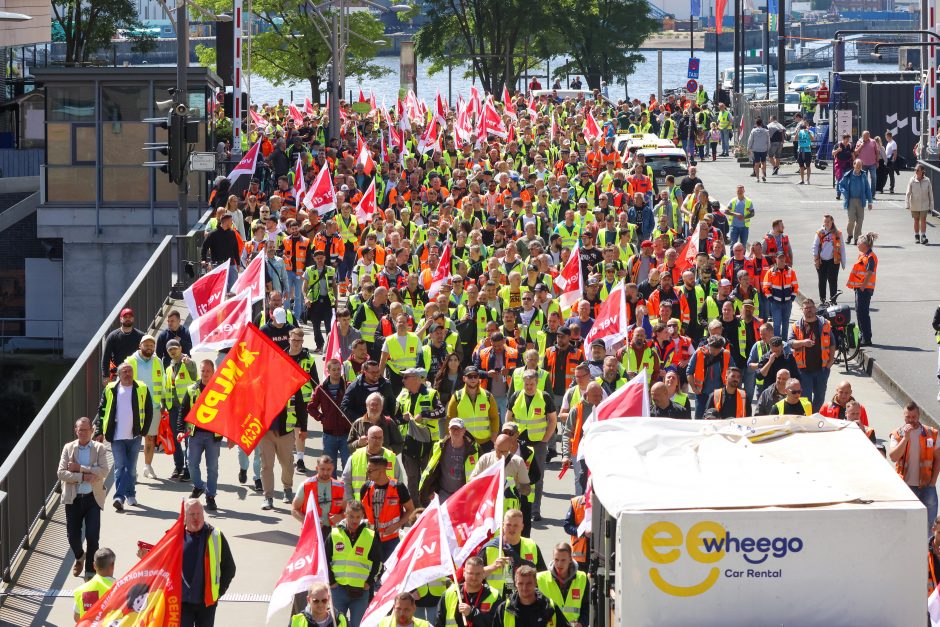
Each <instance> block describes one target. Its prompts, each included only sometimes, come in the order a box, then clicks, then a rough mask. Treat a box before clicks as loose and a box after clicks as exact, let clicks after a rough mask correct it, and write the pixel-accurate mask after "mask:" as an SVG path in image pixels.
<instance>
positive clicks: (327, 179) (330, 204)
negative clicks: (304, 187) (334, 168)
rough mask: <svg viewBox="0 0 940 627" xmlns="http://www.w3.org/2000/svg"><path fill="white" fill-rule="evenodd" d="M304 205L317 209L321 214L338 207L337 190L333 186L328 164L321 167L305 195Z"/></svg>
mask: <svg viewBox="0 0 940 627" xmlns="http://www.w3.org/2000/svg"><path fill="white" fill-rule="evenodd" d="M304 206H305V207H306V208H307V209H315V210H316V212H317V213H319V214H320V215H321V216H323V215H326V214H327V213H329V212H330V211H334V210H335V209H336V190H335V189H334V188H333V178H332V176H330V169H329V168H328V167H326V166H324V167H322V168H320V173H319V174H317V178H315V179H313V184H312V185H310V189H309V190H308V191H307V195H306V196H304Z"/></svg>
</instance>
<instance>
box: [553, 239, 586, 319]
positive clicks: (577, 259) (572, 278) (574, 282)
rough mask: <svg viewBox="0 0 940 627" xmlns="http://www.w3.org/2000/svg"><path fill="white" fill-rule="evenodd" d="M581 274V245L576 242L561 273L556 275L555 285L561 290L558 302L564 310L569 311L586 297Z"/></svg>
mask: <svg viewBox="0 0 940 627" xmlns="http://www.w3.org/2000/svg"><path fill="white" fill-rule="evenodd" d="M582 283H583V281H582V275H581V247H580V246H579V245H578V244H575V246H574V248H573V249H572V250H571V256H569V257H568V261H567V262H566V263H565V267H564V268H562V269H561V273H560V274H559V275H558V276H557V277H555V286H556V287H558V289H559V290H561V293H560V294H559V295H558V304H559V306H560V307H561V310H562V311H568V310H569V309H571V308H572V306H574V304H575V303H576V302H578V301H579V300H581V299H582V298H583V297H584V287H582Z"/></svg>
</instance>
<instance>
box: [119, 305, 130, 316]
mask: <svg viewBox="0 0 940 627" xmlns="http://www.w3.org/2000/svg"><path fill="white" fill-rule="evenodd" d="M128 315H129V316H133V315H134V310H133V309H131V308H130V307H125V308H124V309H122V310H121V315H120V316H118V317H119V318H123V317H124V316H128Z"/></svg>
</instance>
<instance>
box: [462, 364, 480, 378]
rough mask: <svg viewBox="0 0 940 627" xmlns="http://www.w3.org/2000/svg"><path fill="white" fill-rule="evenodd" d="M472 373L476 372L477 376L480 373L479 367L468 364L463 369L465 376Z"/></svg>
mask: <svg viewBox="0 0 940 627" xmlns="http://www.w3.org/2000/svg"><path fill="white" fill-rule="evenodd" d="M472 374H475V375H477V376H479V375H480V371H479V370H478V369H477V367H476V366H467V367H466V368H464V369H463V376H465V377H466V376H469V375H472Z"/></svg>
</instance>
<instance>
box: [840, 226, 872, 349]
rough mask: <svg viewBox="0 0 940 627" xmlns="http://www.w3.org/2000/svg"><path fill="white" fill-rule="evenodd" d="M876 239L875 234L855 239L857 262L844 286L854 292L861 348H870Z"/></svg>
mask: <svg viewBox="0 0 940 627" xmlns="http://www.w3.org/2000/svg"><path fill="white" fill-rule="evenodd" d="M876 239H878V234H877V233H868V234H866V235H863V236H861V237H859V238H856V240H857V241H856V246H857V248H858V260H857V261H856V262H855V265H853V266H852V271H851V273H849V280H848V282H847V283H846V284H845V286H846V287H847V288H849V289H850V290H855V315H857V316H858V328H859V331H861V335H862V339H861V342H860V344H861V345H862V346H871V337H872V336H871V333H872V331H871V314H870V310H871V297H872V296H873V295H874V293H875V281H876V278H877V277H876V275H877V273H878V256H877V255H875V251H874V250H872V249H873V248H874V247H875V240H876Z"/></svg>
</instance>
